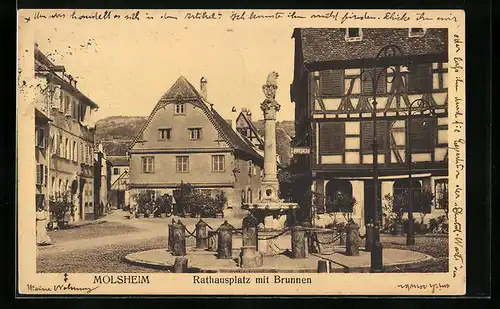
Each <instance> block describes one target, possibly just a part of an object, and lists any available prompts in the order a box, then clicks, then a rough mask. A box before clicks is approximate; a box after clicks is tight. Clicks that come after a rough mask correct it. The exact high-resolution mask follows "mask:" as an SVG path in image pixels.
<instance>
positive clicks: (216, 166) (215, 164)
mask: <svg viewBox="0 0 500 309" xmlns="http://www.w3.org/2000/svg"><path fill="white" fill-rule="evenodd" d="M212 171H214V172H223V171H224V155H215V156H212Z"/></svg>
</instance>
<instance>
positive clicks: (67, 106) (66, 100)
mask: <svg viewBox="0 0 500 309" xmlns="http://www.w3.org/2000/svg"><path fill="white" fill-rule="evenodd" d="M70 105H71V103H70V100H69V96H66V97H65V98H64V114H65V115H66V116H71V114H70V112H71V111H70V107H71V106H70Z"/></svg>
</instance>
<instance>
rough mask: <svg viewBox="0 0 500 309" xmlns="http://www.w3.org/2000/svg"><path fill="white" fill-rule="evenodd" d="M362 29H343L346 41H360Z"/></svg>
mask: <svg viewBox="0 0 500 309" xmlns="http://www.w3.org/2000/svg"><path fill="white" fill-rule="evenodd" d="M362 37H363V31H362V30H361V28H347V29H346V30H345V39H346V40H347V41H361V39H362Z"/></svg>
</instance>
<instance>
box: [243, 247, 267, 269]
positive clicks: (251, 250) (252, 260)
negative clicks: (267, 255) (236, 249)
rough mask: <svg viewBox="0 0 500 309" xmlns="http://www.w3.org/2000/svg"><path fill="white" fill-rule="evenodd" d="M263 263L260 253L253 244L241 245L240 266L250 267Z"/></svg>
mask: <svg viewBox="0 0 500 309" xmlns="http://www.w3.org/2000/svg"><path fill="white" fill-rule="evenodd" d="M262 264H263V256H262V253H260V252H259V251H257V250H256V247H255V246H243V247H241V253H240V267H241V268H252V267H259V266H262Z"/></svg>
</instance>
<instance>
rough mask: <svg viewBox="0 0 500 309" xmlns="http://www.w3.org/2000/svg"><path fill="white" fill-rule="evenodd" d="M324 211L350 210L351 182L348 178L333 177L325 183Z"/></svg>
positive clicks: (351, 209) (351, 197)
mask: <svg viewBox="0 0 500 309" xmlns="http://www.w3.org/2000/svg"><path fill="white" fill-rule="evenodd" d="M325 197H326V200H325V202H326V211H327V212H352V211H353V208H352V206H353V205H352V202H353V196H352V184H351V182H350V181H348V180H342V179H333V180H330V181H329V182H328V183H327V184H326V188H325Z"/></svg>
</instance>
